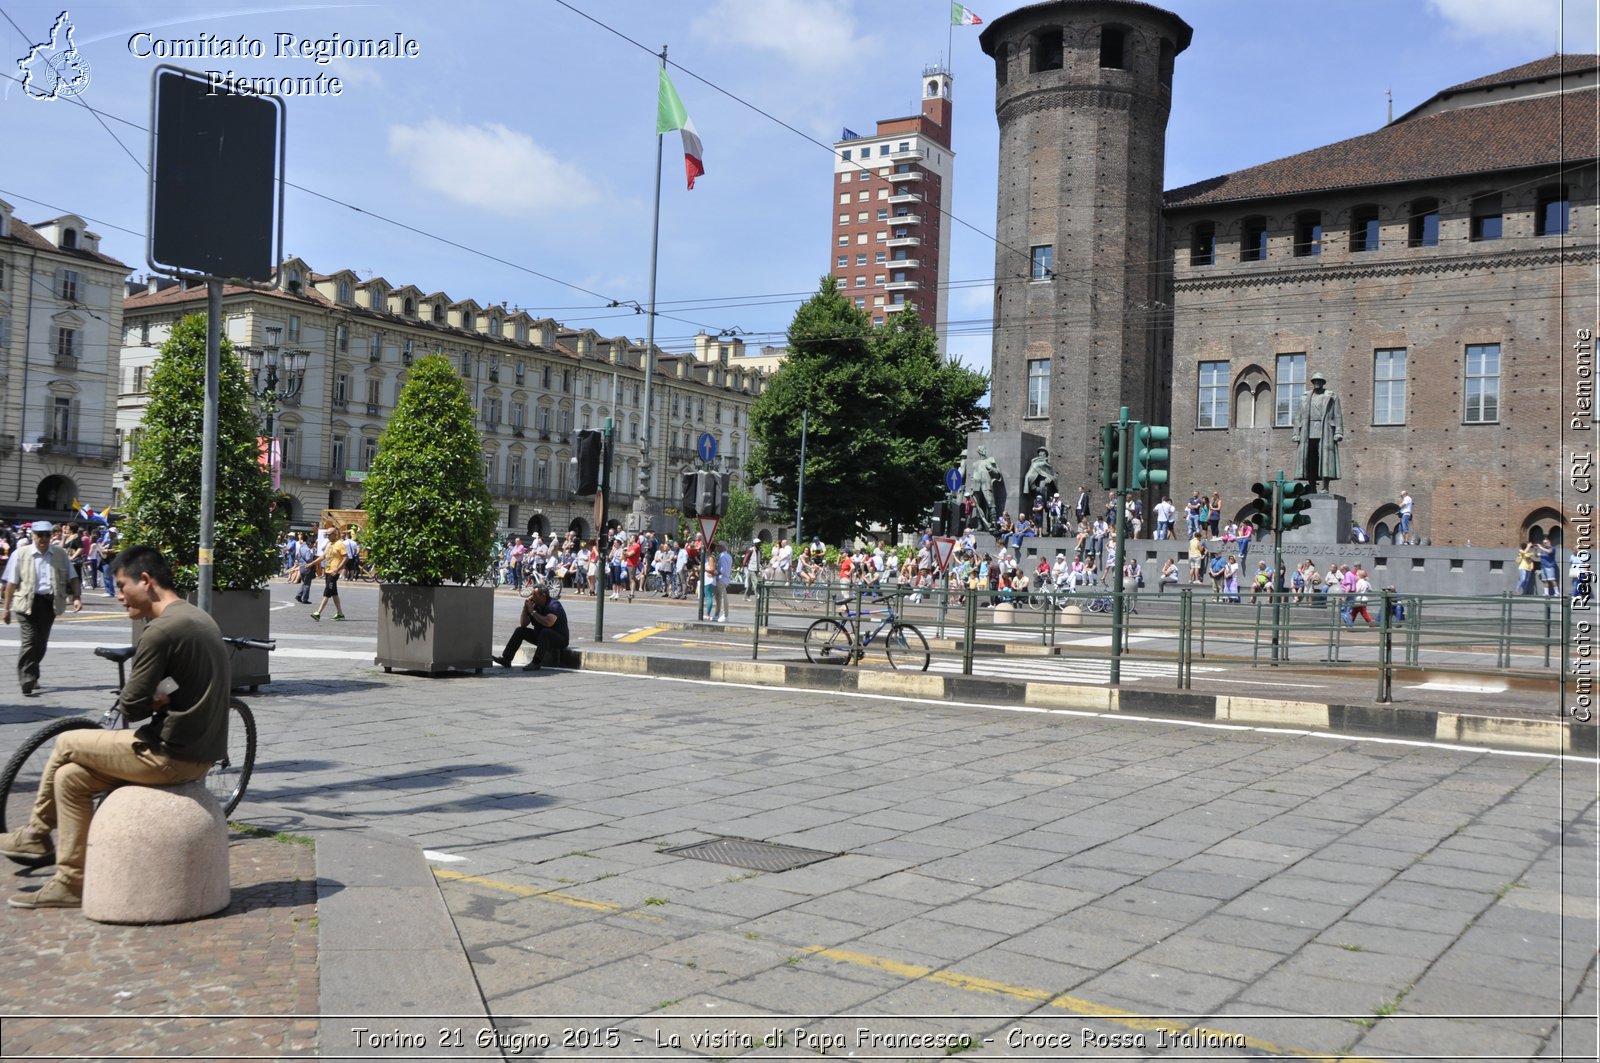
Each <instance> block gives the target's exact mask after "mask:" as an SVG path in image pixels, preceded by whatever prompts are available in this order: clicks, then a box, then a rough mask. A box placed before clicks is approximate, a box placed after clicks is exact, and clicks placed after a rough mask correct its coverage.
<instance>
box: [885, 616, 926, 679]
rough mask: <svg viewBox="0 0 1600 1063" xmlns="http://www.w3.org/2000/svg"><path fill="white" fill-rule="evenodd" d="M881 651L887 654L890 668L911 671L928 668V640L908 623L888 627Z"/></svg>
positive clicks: (922, 670) (924, 670)
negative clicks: (887, 635)
mask: <svg viewBox="0 0 1600 1063" xmlns="http://www.w3.org/2000/svg"><path fill="white" fill-rule="evenodd" d="M883 652H884V653H885V654H887V655H888V657H889V667H891V668H895V669H909V670H910V671H913V672H926V671H927V670H928V659H929V658H928V640H927V639H925V638H923V637H922V632H920V631H918V630H917V629H916V628H914V627H912V626H911V625H910V624H896V625H895V626H894V627H892V628H890V629H889V637H888V638H886V639H884V641H883Z"/></svg>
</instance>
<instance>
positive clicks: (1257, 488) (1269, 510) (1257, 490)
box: [1246, 480, 1278, 531]
mask: <svg viewBox="0 0 1600 1063" xmlns="http://www.w3.org/2000/svg"><path fill="white" fill-rule="evenodd" d="M1277 486H1278V481H1276V480H1268V481H1267V482H1266V483H1253V484H1251V485H1250V493H1251V494H1253V495H1255V496H1256V497H1255V498H1254V499H1253V500H1252V501H1251V503H1250V509H1249V511H1248V513H1246V516H1247V517H1248V518H1249V521H1250V523H1251V524H1254V525H1255V526H1256V527H1257V528H1259V529H1261V530H1262V531H1272V530H1273V529H1274V528H1276V527H1277V526H1278V525H1277V516H1278V503H1277V500H1276V499H1274V498H1273V492H1274V491H1275V490H1276V489H1277Z"/></svg>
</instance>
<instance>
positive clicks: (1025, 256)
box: [552, 0, 1033, 264]
mask: <svg viewBox="0 0 1600 1063" xmlns="http://www.w3.org/2000/svg"><path fill="white" fill-rule="evenodd" d="M552 2H553V3H556V4H559V5H560V6H562V7H564V8H566V9H567V10H568V11H571V12H572V13H573V14H575V15H577V16H579V17H580V18H583V19H587V20H588V21H590V22H592V23H594V24H595V25H596V26H599V27H600V28H601V29H603V30H605V31H606V32H607V33H611V34H614V35H616V36H617V37H619V38H621V39H622V40H624V41H627V42H628V43H629V44H631V45H633V46H634V47H635V48H638V49H639V50H641V51H643V52H647V53H649V54H650V55H651V56H653V57H657V58H659V54H658V53H657V52H656V51H655V49H653V48H651V47H649V46H648V45H645V44H643V43H641V42H639V41H636V40H634V39H633V38H632V37H630V36H628V35H627V34H626V33H623V32H622V31H621V30H619V29H617V28H616V27H615V26H611V25H609V24H607V23H605V22H601V21H600V20H599V19H597V18H595V17H594V16H593V15H591V14H589V13H588V12H587V11H584V10H582V9H581V8H578V7H575V6H573V5H572V4H570V3H568V2H567V0H552ZM665 62H666V63H667V65H668V66H671V67H674V68H676V69H678V70H680V71H682V72H683V73H684V74H687V75H688V76H689V77H691V78H694V79H695V80H696V81H698V82H700V84H702V85H704V86H706V87H707V88H709V89H711V90H713V91H714V92H719V93H721V94H722V95H724V96H726V97H728V99H730V100H732V101H733V102H735V103H737V104H739V105H740V106H742V107H747V108H749V109H750V110H752V111H754V112H755V113H756V114H759V115H760V116H761V117H763V118H765V119H767V121H769V122H773V123H775V124H777V125H779V126H782V127H783V128H784V129H787V130H788V131H789V132H791V133H793V134H794V135H795V136H797V137H799V138H800V139H801V140H804V141H806V142H807V143H810V144H815V145H816V146H817V147H819V148H821V149H822V150H824V151H826V152H827V153H828V154H829V155H830V156H834V157H835V158H837V156H836V155H835V152H834V150H833V145H832V144H824V143H823V142H822V141H820V140H818V139H817V138H816V137H814V136H812V135H811V134H809V133H805V132H802V131H801V130H799V129H796V128H795V127H794V126H792V125H790V124H789V123H788V122H785V121H784V120H783V119H781V118H779V117H778V116H777V115H774V114H772V113H770V112H768V111H765V110H763V109H762V108H760V107H758V106H756V105H755V104H754V103H751V102H750V101H749V100H747V99H745V98H744V97H742V96H740V95H738V94H736V93H733V92H730V91H728V90H727V89H725V88H723V87H722V86H721V85H718V84H717V83H716V82H714V81H711V80H710V79H708V78H706V77H703V76H701V75H700V74H698V73H696V72H695V71H693V70H690V69H689V68H688V67H686V66H684V65H683V64H682V63H678V62H674V61H673V60H671V59H667V60H665ZM850 164H851V166H852V167H853V168H854V169H855V170H856V172H858V173H872V172H873V168H872V167H870V166H862V165H860V164H859V163H857V162H855V161H854V160H850ZM924 203H927V201H926V200H924ZM927 205H928V206H930V207H932V208H933V209H934V210H936V211H938V212H939V213H940V214H942V215H943V216H945V217H946V218H949V219H950V220H951V221H953V222H955V223H956V224H957V225H961V226H964V227H966V228H968V229H971V230H972V231H973V232H975V233H977V234H978V235H979V236H981V237H983V238H984V239H985V240H987V241H989V242H990V243H992V244H994V245H995V246H996V247H999V248H1003V249H1004V250H1006V251H1009V252H1010V253H1011V254H1014V255H1016V256H1017V257H1018V258H1020V259H1021V260H1022V261H1024V262H1028V263H1030V264H1031V262H1032V261H1033V258H1032V256H1031V255H1030V254H1029V253H1028V252H1026V251H1023V250H1022V249H1020V248H1016V247H1012V246H1011V245H1010V244H1007V243H1005V242H1004V241H1002V240H1001V239H1000V238H999V237H997V236H995V235H994V234H993V233H990V232H986V231H984V230H983V229H980V228H978V227H977V226H976V225H973V224H972V223H971V222H969V221H967V220H966V219H965V218H960V217H957V216H956V215H955V214H954V213H952V212H950V211H948V210H945V209H944V208H943V207H941V206H939V205H938V204H937V203H928V204H927ZM891 220H892V219H891Z"/></svg>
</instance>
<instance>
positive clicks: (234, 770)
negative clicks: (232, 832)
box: [206, 698, 256, 816]
mask: <svg viewBox="0 0 1600 1063" xmlns="http://www.w3.org/2000/svg"><path fill="white" fill-rule="evenodd" d="M255 766H256V718H255V714H254V713H252V712H251V711H250V706H248V705H246V704H245V703H244V702H242V701H240V700H239V699H238V698H229V699H228V749H227V752H225V753H224V754H223V755H222V759H221V760H219V761H217V762H216V763H215V764H213V765H211V770H210V771H208V772H206V789H207V790H210V791H211V796H212V797H215V798H216V799H217V804H219V805H221V806H222V814H223V815H224V816H231V815H233V810H234V809H235V808H237V807H239V799H240V798H242V797H243V796H244V789H245V787H246V786H249V785H250V773H251V772H252V771H254V770H255Z"/></svg>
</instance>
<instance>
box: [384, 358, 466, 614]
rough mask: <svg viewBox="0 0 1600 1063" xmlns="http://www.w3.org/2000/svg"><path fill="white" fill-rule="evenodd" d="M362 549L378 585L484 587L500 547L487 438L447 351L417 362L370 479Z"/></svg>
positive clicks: (412, 369) (396, 406) (386, 430)
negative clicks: (487, 471)
mask: <svg viewBox="0 0 1600 1063" xmlns="http://www.w3.org/2000/svg"><path fill="white" fill-rule="evenodd" d="M362 496H363V504H364V505H365V506H366V510H367V528H366V532H365V534H364V536H363V537H362V540H361V546H362V549H363V550H364V551H365V552H366V554H367V556H368V557H370V558H371V559H372V564H373V567H374V569H375V570H376V571H377V574H378V578H380V579H382V580H384V581H386V582H389V583H405V584H411V585H414V586H423V587H436V586H439V585H440V584H444V583H466V582H468V581H472V580H477V579H478V578H479V577H481V576H482V575H483V574H484V572H485V571H486V570H487V569H488V567H489V558H490V556H491V553H492V551H493V549H494V530H495V510H494V501H493V499H491V498H490V496H489V485H488V484H487V483H486V482H485V481H484V475H483V437H482V436H480V435H479V434H478V430H477V429H476V428H474V427H473V425H472V403H471V401H470V400H469V399H468V398H467V393H466V390H465V389H464V388H463V387H462V386H461V378H460V376H459V375H457V373H456V371H455V369H453V368H452V367H451V365H450V361H449V359H447V358H445V357H444V356H443V355H440V354H430V355H427V356H426V357H423V358H419V359H418V360H417V362H416V364H415V365H413V366H412V367H411V373H410V375H409V377H408V378H407V380H406V385H405V387H404V388H403V389H401V392H400V397H399V399H398V400H397V401H396V402H395V409H394V416H393V417H391V418H390V419H389V425H388V427H387V428H385V429H384V432H383V436H382V437H381V438H380V439H379V440H378V453H377V455H376V456H375V457H374V458H373V459H372V468H371V469H369V470H368V472H367V480H366V484H365V490H364V491H363V492H362Z"/></svg>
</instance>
